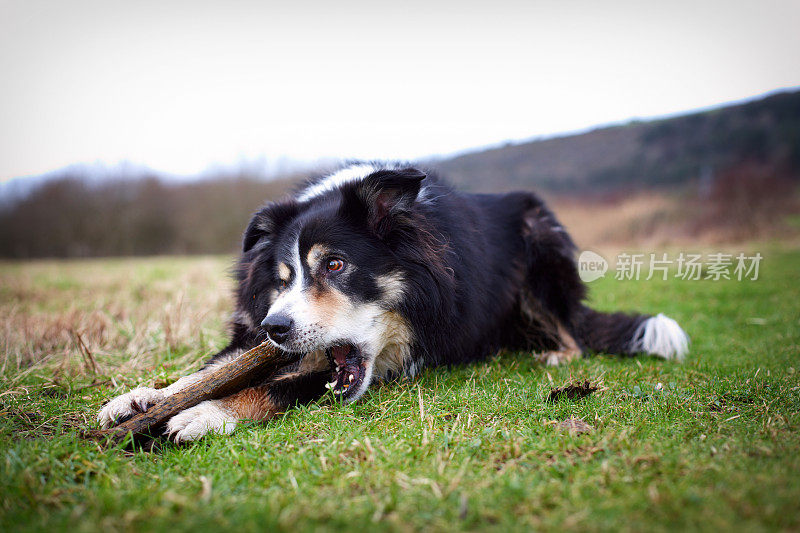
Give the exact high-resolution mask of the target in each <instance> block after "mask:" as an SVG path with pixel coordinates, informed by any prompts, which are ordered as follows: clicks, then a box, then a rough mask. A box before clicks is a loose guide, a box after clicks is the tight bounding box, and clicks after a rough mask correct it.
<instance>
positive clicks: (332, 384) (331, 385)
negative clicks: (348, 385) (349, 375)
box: [325, 380, 336, 389]
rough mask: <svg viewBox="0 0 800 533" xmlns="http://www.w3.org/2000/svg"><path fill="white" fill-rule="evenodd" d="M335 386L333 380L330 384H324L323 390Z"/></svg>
mask: <svg viewBox="0 0 800 533" xmlns="http://www.w3.org/2000/svg"><path fill="white" fill-rule="evenodd" d="M335 386H336V381H335V380H334V381H331V382H330V383H326V384H325V388H326V389H332V388H334V387H335Z"/></svg>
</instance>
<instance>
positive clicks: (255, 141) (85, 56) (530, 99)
mask: <svg viewBox="0 0 800 533" xmlns="http://www.w3.org/2000/svg"><path fill="white" fill-rule="evenodd" d="M798 28H800V2H797V1H796V0H790V1H768V0H759V1H752V2H740V1H737V0H728V1H724V2H716V1H714V2H711V1H702V0H695V1H691V2H683V1H659V2H645V1H636V2H609V1H602V2H601V1H580V2H578V1H569V0H562V1H548V2H537V1H533V0H528V1H517V2H501V1H499V0H494V1H491V2H489V1H472V0H461V1H447V2H435V1H433V0H424V1H416V0H413V1H395V2H391V3H390V5H382V3H380V2H377V1H369V2H367V1H361V2H347V1H343V0H337V1H324V2H323V1H315V2H303V1H292V0H288V1H287V0H283V1H281V2H267V1H232V0H226V1H220V2H216V3H209V2H200V1H196V0H195V1H192V2H169V1H166V0H161V1H155V2H151V1H142V0H137V1H133V2H131V1H125V2H117V1H111V0H103V1H99V2H85V1H74V0H73V1H58V0H54V1H49V2H38V1H32V0H18V1H11V2H9V1H3V0H0V76H2V77H0V181H4V180H7V179H9V178H12V177H15V176H22V175H31V174H38V173H42V172H45V171H49V170H53V169H56V168H59V167H61V166H64V165H67V164H70V163H76V162H92V161H102V162H106V163H109V164H113V163H115V162H118V161H121V160H128V161H132V162H135V163H141V164H145V165H149V166H151V167H153V168H155V169H157V170H161V171H166V172H171V173H179V174H183V173H194V172H199V171H202V170H203V169H205V168H207V167H208V166H209V165H211V164H213V163H223V164H232V163H235V162H236V161H237V160H241V159H248V158H250V159H253V158H258V157H260V156H266V157H268V158H277V157H280V156H285V157H290V158H299V159H316V158H320V157H359V158H416V157H421V156H425V155H430V154H437V153H447V152H452V151H456V150H462V149H465V148H469V147H476V146H480V145H484V144H488V143H496V142H500V141H503V140H507V139H520V138H526V137H531V136H536V135H544V134H554V133H558V132H565V131H572V130H577V129H583V128H587V127H590V126H594V125H598V124H604V123H609V122H617V121H622V120H626V119H629V118H632V117H648V116H655V115H663V114H670V113H675V112H679V111H684V110H689V109H695V108H698V107H704V106H709V105H714V104H719V103H722V102H726V101H731V100H738V99H741V98H746V97H751V96H754V95H758V94H761V93H764V92H767V91H771V90H774V89H778V88H783V87H792V86H798V85H800V59H798V53H799V52H800V31H799V30H798Z"/></svg>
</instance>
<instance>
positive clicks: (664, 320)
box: [633, 313, 689, 361]
mask: <svg viewBox="0 0 800 533" xmlns="http://www.w3.org/2000/svg"><path fill="white" fill-rule="evenodd" d="M633 351H636V352H644V353H648V354H651V355H657V356H658V357H662V358H664V359H675V360H677V361H683V358H684V357H685V356H686V353H687V352H688V351H689V337H688V336H687V335H686V332H685V331H683V329H681V327H680V326H679V325H678V323H677V322H675V321H674V320H673V319H671V318H670V317H668V316H666V315H664V314H660V313H659V314H658V315H656V316H654V317H651V318H648V319H647V320H645V321H644V322H642V323H641V325H639V327H638V328H637V329H636V333H635V334H634V335H633Z"/></svg>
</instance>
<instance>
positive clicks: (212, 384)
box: [84, 341, 299, 444]
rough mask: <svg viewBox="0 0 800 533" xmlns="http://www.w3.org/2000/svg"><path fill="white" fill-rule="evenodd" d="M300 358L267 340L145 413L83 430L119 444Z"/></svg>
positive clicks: (92, 435)
mask: <svg viewBox="0 0 800 533" xmlns="http://www.w3.org/2000/svg"><path fill="white" fill-rule="evenodd" d="M298 357H299V355H297V354H291V353H288V352H283V351H281V350H278V349H276V348H275V347H274V346H273V345H272V344H270V343H269V341H265V342H263V343H261V344H259V345H258V346H256V347H255V348H253V349H252V350H249V351H247V352H245V353H243V354H241V355H239V356H238V357H237V358H235V359H233V360H231V361H229V362H228V363H226V364H225V365H223V366H221V367H220V368H218V369H216V370H214V371H213V372H209V373H208V374H206V375H205V376H203V377H201V378H200V379H199V380H198V381H197V382H195V383H193V384H191V385H189V386H187V387H186V388H185V389H182V390H180V391H179V392H176V393H175V394H173V395H171V396H167V397H166V398H164V399H163V400H162V401H160V402H159V403H157V404H156V405H154V406H152V407H150V408H149V409H148V410H147V411H145V412H144V413H139V414H137V415H135V416H134V417H133V418H131V419H129V420H127V421H125V422H123V423H122V424H119V425H118V426H115V427H113V428H109V429H103V430H94V431H89V432H86V433H84V436H86V437H88V438H95V439H103V438H109V441H110V443H111V444H119V443H120V442H122V441H123V440H124V439H125V438H126V437H127V435H128V434H129V433H131V434H133V437H134V438H136V437H140V436H147V437H149V436H150V435H149V430H151V429H152V428H155V427H157V426H161V425H163V424H166V422H167V420H169V419H170V418H172V417H173V416H175V415H176V414H178V413H180V412H181V411H183V410H185V409H188V408H190V407H194V406H195V405H197V404H199V403H200V402H203V401H205V400H213V399H217V398H222V397H224V396H228V395H230V394H233V393H235V392H238V391H240V390H242V389H244V388H246V387H247V385H248V384H250V383H252V382H253V381H254V380H256V379H259V378H260V379H263V378H265V377H267V376H269V375H271V374H273V373H274V372H275V371H276V370H278V368H280V367H282V366H285V365H288V364H289V363H292V362H293V361H294V360H296V359H297V358H298Z"/></svg>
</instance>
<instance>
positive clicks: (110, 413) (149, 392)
mask: <svg viewBox="0 0 800 533" xmlns="http://www.w3.org/2000/svg"><path fill="white" fill-rule="evenodd" d="M163 399H164V391H162V390H158V389H151V388H150V387H139V388H136V389H133V390H132V391H130V392H126V393H125V394H121V395H120V396H117V397H116V398H114V399H112V400H111V401H110V402H108V403H107V404H105V405H104V406H103V408H102V409H100V412H99V413H97V421H98V422H100V426H101V427H103V428H110V427H111V426H113V425H114V424H116V423H117V421H118V420H121V419H123V418H126V417H130V416H133V415H135V414H136V413H142V412H144V411H147V409H149V408H150V406H152V405H154V404H156V403H158V402H160V401H161V400H163Z"/></svg>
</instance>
